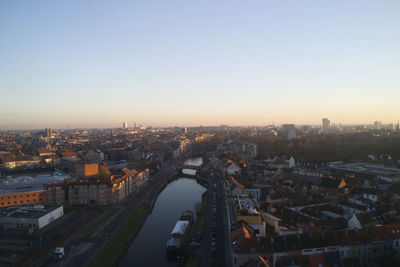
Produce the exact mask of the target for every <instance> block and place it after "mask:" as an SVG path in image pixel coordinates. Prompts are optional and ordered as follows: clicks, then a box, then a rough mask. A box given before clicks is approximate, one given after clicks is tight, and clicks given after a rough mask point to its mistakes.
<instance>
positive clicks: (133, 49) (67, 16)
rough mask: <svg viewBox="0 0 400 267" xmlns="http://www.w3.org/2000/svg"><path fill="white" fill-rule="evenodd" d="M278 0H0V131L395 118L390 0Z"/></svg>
mask: <svg viewBox="0 0 400 267" xmlns="http://www.w3.org/2000/svg"><path fill="white" fill-rule="evenodd" d="M288 3H289V2H286V1H281V2H279V3H272V2H262V3H238V2H236V3H232V2H221V3H214V2H211V1H208V2H202V3H182V2H170V3H168V4H167V3H163V2H162V1H159V2H154V3H132V2H121V3H120V4H119V5H112V4H111V3H107V2H106V1H98V2H96V5H95V6H94V5H90V4H82V2H80V1H75V2H74V1H72V2H68V3H53V2H51V1H43V2H41V4H38V3H37V2H35V3H34V2H29V1H26V2H19V3H14V2H7V3H6V2H3V3H1V4H0V16H1V17H2V23H0V32H1V34H2V38H3V39H4V40H6V41H5V42H1V43H0V57H1V58H2V61H1V62H0V93H1V100H2V101H1V105H0V129H1V130H5V129H33V128H34V129H40V128H47V127H50V128H109V127H116V126H118V125H120V124H121V122H122V121H128V123H129V124H130V125H132V124H131V123H132V121H133V120H135V121H138V122H139V121H140V122H141V123H142V124H144V125H152V126H175V125H179V126H184V125H186V126H198V125H221V124H228V125H244V126H249V125H267V124H282V123H295V124H320V123H321V118H324V117H327V118H329V119H330V120H331V121H332V123H343V124H370V123H371V122H373V121H376V120H379V121H382V122H383V123H395V122H397V121H398V120H399V114H400V106H399V105H398V103H397V102H398V101H397V100H398V99H400V90H399V87H400V81H399V79H398V77H397V76H398V73H399V70H400V64H399V62H400V37H399V35H396V34H393V33H394V32H396V31H397V29H398V28H399V26H400V17H399V16H397V12H396V10H398V8H399V5H400V4H399V3H398V1H381V2H379V3H376V2H372V1H362V2H359V1H355V2H352V3H348V1H335V3H320V2H318V1H310V2H302V3H293V2H290V4H288ZM129 118H133V120H132V121H130V120H129Z"/></svg>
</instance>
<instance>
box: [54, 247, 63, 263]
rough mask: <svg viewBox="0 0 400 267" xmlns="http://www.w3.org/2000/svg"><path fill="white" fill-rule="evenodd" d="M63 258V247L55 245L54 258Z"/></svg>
mask: <svg viewBox="0 0 400 267" xmlns="http://www.w3.org/2000/svg"><path fill="white" fill-rule="evenodd" d="M62 258H64V247H56V249H55V250H54V259H56V260H61V259H62Z"/></svg>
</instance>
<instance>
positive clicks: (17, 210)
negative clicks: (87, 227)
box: [0, 205, 61, 218]
mask: <svg viewBox="0 0 400 267" xmlns="http://www.w3.org/2000/svg"><path fill="white" fill-rule="evenodd" d="M59 207H61V206H44V205H34V206H19V207H7V208H1V209H0V217H9V218H40V217H42V216H44V215H46V214H47V213H49V212H51V211H53V210H55V209H58V208H59Z"/></svg>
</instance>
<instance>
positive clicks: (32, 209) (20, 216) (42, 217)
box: [0, 205, 64, 230]
mask: <svg viewBox="0 0 400 267" xmlns="http://www.w3.org/2000/svg"><path fill="white" fill-rule="evenodd" d="M63 215H64V209H63V206H62V205H61V206H44V205H34V206H22V207H8V208H1V209H0V225H1V226H2V227H4V228H33V229H35V230H39V229H41V228H43V227H45V226H46V225H48V224H50V223H52V222H53V221H55V220H57V219H58V218H60V217H62V216H63Z"/></svg>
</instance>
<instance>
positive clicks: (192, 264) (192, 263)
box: [185, 256, 199, 267]
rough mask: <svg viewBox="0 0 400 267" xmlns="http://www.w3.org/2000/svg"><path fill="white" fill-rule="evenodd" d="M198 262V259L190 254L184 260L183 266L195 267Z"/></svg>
mask: <svg viewBox="0 0 400 267" xmlns="http://www.w3.org/2000/svg"><path fill="white" fill-rule="evenodd" d="M198 264H199V259H198V258H195V257H192V256H190V257H189V258H188V259H187V260H186V262H185V267H197V265H198Z"/></svg>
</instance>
